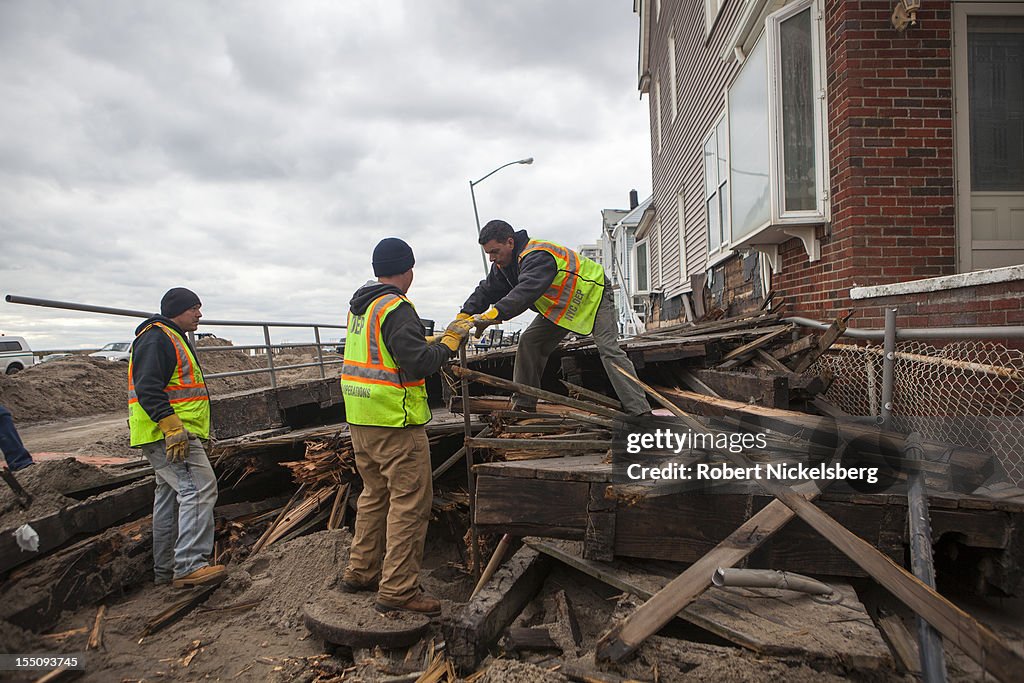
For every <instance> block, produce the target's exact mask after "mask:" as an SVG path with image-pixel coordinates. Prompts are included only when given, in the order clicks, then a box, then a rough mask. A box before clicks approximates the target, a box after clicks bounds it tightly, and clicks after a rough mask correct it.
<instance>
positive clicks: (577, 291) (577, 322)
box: [519, 240, 604, 334]
mask: <svg viewBox="0 0 1024 683" xmlns="http://www.w3.org/2000/svg"><path fill="white" fill-rule="evenodd" d="M535 251H546V252H547V253H549V254H551V255H552V256H553V257H554V258H555V263H556V264H557V267H558V274H557V275H555V279H554V280H553V281H552V282H551V286H550V287H548V289H547V291H546V292H544V293H543V294H542V295H541V296H540V298H539V299H537V301H535V302H534V304H533V305H534V307H535V308H536V309H537V311H538V312H539V313H540V314H541V315H542V316H544V317H545V318H547V319H548V320H550V321H551V322H553V323H554V324H556V325H558V326H559V327H564V328H565V329H567V330H569V331H570V332H575V333H577V334H590V333H591V332H593V331H594V319H595V318H596V317H597V308H598V306H600V305H601V297H602V296H603V295H604V268H602V267H601V264H599V263H595V262H594V261H591V260H590V259H588V258H587V257H585V256H580V255H579V254H578V253H576V252H575V251H573V250H572V249H569V248H568V247H563V246H561V245H560V244H555V243H554V242H545V241H543V240H530V241H529V242H527V243H526V246H525V247H523V250H522V251H521V252H519V261H520V263H522V260H523V257H524V256H526V255H527V254H532V253H533V252H535Z"/></svg>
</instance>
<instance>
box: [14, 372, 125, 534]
mask: <svg viewBox="0 0 1024 683" xmlns="http://www.w3.org/2000/svg"><path fill="white" fill-rule="evenodd" d="M106 362H109V361H106ZM14 476H15V477H17V479H18V483H19V484H21V486H22V488H24V489H25V490H26V491H28V492H29V493H30V494H32V505H31V507H29V509H28V510H22V509H21V508H20V507H19V506H18V503H17V499H16V498H15V497H14V492H13V491H11V489H10V488H9V487H7V486H4V487H3V488H0V519H2V520H3V522H2V523H0V525H2V526H3V527H4V528H13V527H17V526H21V525H22V524H24V523H25V522H27V521H29V520H31V519H36V518H39V517H42V516H44V515H47V514H49V513H52V512H56V511H57V510H60V509H61V508H63V507H66V506H68V505H74V504H75V503H77V502H79V501H77V500H75V499H74V498H68V497H67V496H64V495H62V493H63V492H64V491H74V490H75V489H82V488H86V487H89V486H98V485H100V484H103V483H105V482H107V481H109V480H110V478H111V475H110V474H108V473H107V472H105V471H103V470H102V469H100V468H99V467H94V466H92V465H87V464H85V463H83V462H79V461H78V460H75V459H74V458H65V459H64V460H47V461H46V462H39V463H36V464H35V465H32V466H31V467H26V468H25V469H23V470H18V472H17V473H15V475H14Z"/></svg>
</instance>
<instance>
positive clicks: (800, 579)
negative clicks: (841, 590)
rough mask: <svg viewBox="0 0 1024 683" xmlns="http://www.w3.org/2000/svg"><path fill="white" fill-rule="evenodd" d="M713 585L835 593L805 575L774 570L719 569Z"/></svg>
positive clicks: (815, 593)
mask: <svg viewBox="0 0 1024 683" xmlns="http://www.w3.org/2000/svg"><path fill="white" fill-rule="evenodd" d="M711 583H713V584H714V585H716V586H718V587H719V588H721V587H723V586H735V587H737V588H782V589H784V590H790V591H796V592H798V593H809V594H810V595H832V593H834V592H835V591H834V590H832V587H831V586H829V585H828V584H826V583H822V582H821V581H818V580H817V579H812V578H811V577H809V576H804V575H803V574H794V573H792V572H783V571H777V570H774V569H734V568H731V567H719V568H718V569H716V570H715V573H714V574H713V575H712V576H711Z"/></svg>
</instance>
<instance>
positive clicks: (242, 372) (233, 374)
mask: <svg viewBox="0 0 1024 683" xmlns="http://www.w3.org/2000/svg"><path fill="white" fill-rule="evenodd" d="M344 362H345V361H343V360H325V361H324V365H341V364H342V363H344ZM318 365H320V364H319V363H296V364H295V365H275V366H274V371H275V372H281V371H284V370H297V369H299V368H312V367H316V366H318ZM264 372H270V368H254V369H252V370H233V371H231V372H213V373H210V374H208V375H203V377H205V378H206V379H217V378H219V377H241V376H242V375H259V374H261V373H264Z"/></svg>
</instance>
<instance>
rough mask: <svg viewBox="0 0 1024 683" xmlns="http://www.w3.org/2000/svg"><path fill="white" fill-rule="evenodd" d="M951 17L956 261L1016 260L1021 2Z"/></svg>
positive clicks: (1020, 217) (1022, 118) (1023, 41)
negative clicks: (955, 175)
mask: <svg viewBox="0 0 1024 683" xmlns="http://www.w3.org/2000/svg"><path fill="white" fill-rule="evenodd" d="M953 21H954V41H953V42H954V65H955V70H956V71H955V76H954V83H955V98H956V106H955V110H954V123H955V127H956V145H957V147H956V151H957V165H956V174H957V178H956V181H957V182H956V187H957V242H958V247H957V249H958V268H959V270H961V271H968V270H982V269H985V268H998V267H1001V266H1009V265H1016V264H1019V263H1024V2H1012V3H994V2H990V3H974V2H957V3H955V4H954V13H953Z"/></svg>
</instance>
